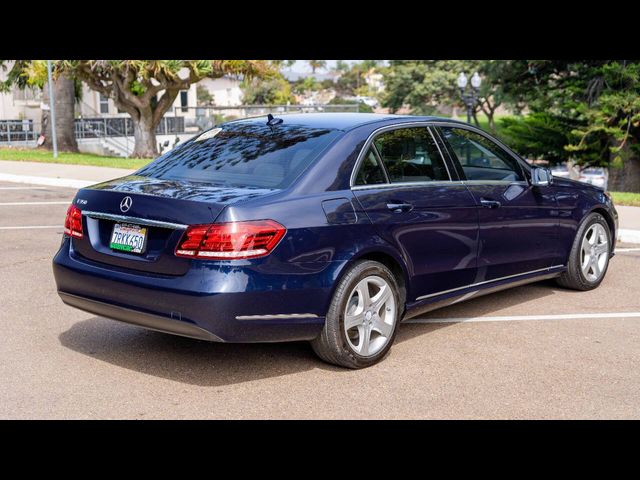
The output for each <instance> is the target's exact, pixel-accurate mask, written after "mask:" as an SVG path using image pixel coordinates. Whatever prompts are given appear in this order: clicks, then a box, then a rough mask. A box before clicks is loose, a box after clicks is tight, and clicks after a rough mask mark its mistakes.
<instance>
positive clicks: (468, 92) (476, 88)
mask: <svg viewBox="0 0 640 480" xmlns="http://www.w3.org/2000/svg"><path fill="white" fill-rule="evenodd" d="M481 82H482V80H481V79H480V75H478V72H475V73H474V74H473V75H472V77H471V88H470V89H467V84H468V83H469V81H468V79H467V76H466V75H465V74H464V72H460V75H458V88H459V89H460V96H461V97H462V101H463V102H464V104H465V106H466V107H467V123H471V115H472V114H473V108H474V107H475V106H476V105H477V104H478V93H479V92H480V83H481Z"/></svg>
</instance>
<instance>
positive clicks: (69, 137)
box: [41, 75, 78, 152]
mask: <svg viewBox="0 0 640 480" xmlns="http://www.w3.org/2000/svg"><path fill="white" fill-rule="evenodd" d="M53 96H54V99H55V105H54V107H55V110H56V137H57V140H58V150H61V151H63V152H77V151H78V143H77V142H76V136H75V124H74V118H75V103H76V99H75V86H74V83H73V80H71V79H69V78H67V77H65V76H63V75H60V76H59V77H58V78H57V79H56V80H54V81H53ZM42 101H43V103H44V104H45V105H47V106H48V105H49V84H48V83H45V85H44V90H43V98H42ZM50 115H51V112H50V111H49V110H42V120H41V121H42V133H43V134H44V136H45V141H44V144H43V146H44V148H47V149H49V150H51V149H53V137H52V134H51V121H50Z"/></svg>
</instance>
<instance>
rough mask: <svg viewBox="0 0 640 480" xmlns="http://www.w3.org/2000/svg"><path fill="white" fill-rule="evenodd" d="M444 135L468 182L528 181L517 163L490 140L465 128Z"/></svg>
mask: <svg viewBox="0 0 640 480" xmlns="http://www.w3.org/2000/svg"><path fill="white" fill-rule="evenodd" d="M441 131H442V134H443V136H444V138H446V140H447V142H448V143H449V145H450V146H451V148H452V150H453V151H454V153H455V155H456V157H457V158H458V161H459V162H460V165H461V166H462V170H464V173H465V176H466V177H467V179H468V180H503V181H519V180H524V176H523V174H522V169H521V168H520V165H519V164H518V162H517V160H516V159H515V158H513V157H512V156H511V155H509V154H508V153H507V152H505V151H504V150H503V149H502V148H500V147H499V146H498V145H496V144H495V143H493V142H492V141H491V140H489V139H488V138H486V137H484V136H482V135H480V134H478V133H475V132H471V131H469V130H465V129H462V128H451V127H442V128H441Z"/></svg>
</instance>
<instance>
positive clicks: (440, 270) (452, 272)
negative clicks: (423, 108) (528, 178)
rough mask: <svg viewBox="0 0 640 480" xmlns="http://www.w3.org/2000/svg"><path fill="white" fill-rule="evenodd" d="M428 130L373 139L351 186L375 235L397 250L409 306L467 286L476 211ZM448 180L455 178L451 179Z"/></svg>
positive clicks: (472, 269)
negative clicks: (406, 276) (408, 283)
mask: <svg viewBox="0 0 640 480" xmlns="http://www.w3.org/2000/svg"><path fill="white" fill-rule="evenodd" d="M450 169H451V168H450V166H449V165H447V163H446V162H445V160H444V159H443V157H442V156H441V153H440V150H439V148H438V146H437V145H436V143H435V141H434V137H433V135H432V134H431V132H430V130H429V128H428V127H426V126H421V127H410V128H407V127H403V128H397V127H396V128H395V129H392V130H387V131H383V132H382V133H380V134H379V135H377V136H376V137H375V138H374V139H373V141H372V143H371V145H370V147H369V148H368V150H367V151H366V155H365V156H364V157H363V159H362V161H361V164H360V167H359V170H358V172H357V174H356V177H355V182H354V183H355V184H354V186H353V187H352V188H353V192H354V195H355V196H356V198H357V199H358V201H359V202H360V204H361V205H362V208H363V209H364V210H365V212H366V213H367V215H368V216H369V218H370V219H371V221H372V222H373V223H374V224H375V225H376V229H377V231H378V233H379V235H380V236H381V237H382V238H383V239H384V240H386V241H387V242H389V243H390V244H392V245H394V246H395V247H396V248H397V249H398V250H399V251H401V252H402V254H403V256H404V258H405V261H406V263H407V266H408V269H409V275H410V276H411V286H412V288H411V291H409V292H408V295H407V302H412V301H414V300H415V299H416V298H418V297H423V296H427V295H430V294H434V293H438V292H443V291H447V290H451V289H455V288H459V287H463V286H466V285H468V284H470V283H473V279H474V278H475V275H476V254H477V248H478V213H477V208H476V206H475V201H474V199H473V196H472V195H471V194H470V193H469V191H468V190H467V188H466V187H465V186H464V185H463V184H462V182H460V181H458V180H457V176H456V173H455V172H451V174H450V171H449V170H450ZM452 175H453V180H452Z"/></svg>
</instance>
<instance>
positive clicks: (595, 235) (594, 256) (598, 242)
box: [580, 223, 609, 282]
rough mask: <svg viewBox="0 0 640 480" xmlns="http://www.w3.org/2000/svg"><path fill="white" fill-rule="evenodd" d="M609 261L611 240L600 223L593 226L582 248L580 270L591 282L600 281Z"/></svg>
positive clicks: (583, 241)
mask: <svg viewBox="0 0 640 480" xmlns="http://www.w3.org/2000/svg"><path fill="white" fill-rule="evenodd" d="M608 261H609V238H608V236H607V232H606V231H605V229H604V227H603V226H602V225H600V224H599V223H594V224H593V225H591V226H590V227H589V228H588V229H587V231H586V233H585V234H584V237H582V245H581V248H580V268H581V270H582V273H583V275H584V276H585V278H586V279H587V280H588V281H590V282H595V281H597V280H599V279H600V277H601V276H602V274H603V273H604V271H605V268H606V266H607V262H608Z"/></svg>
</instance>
